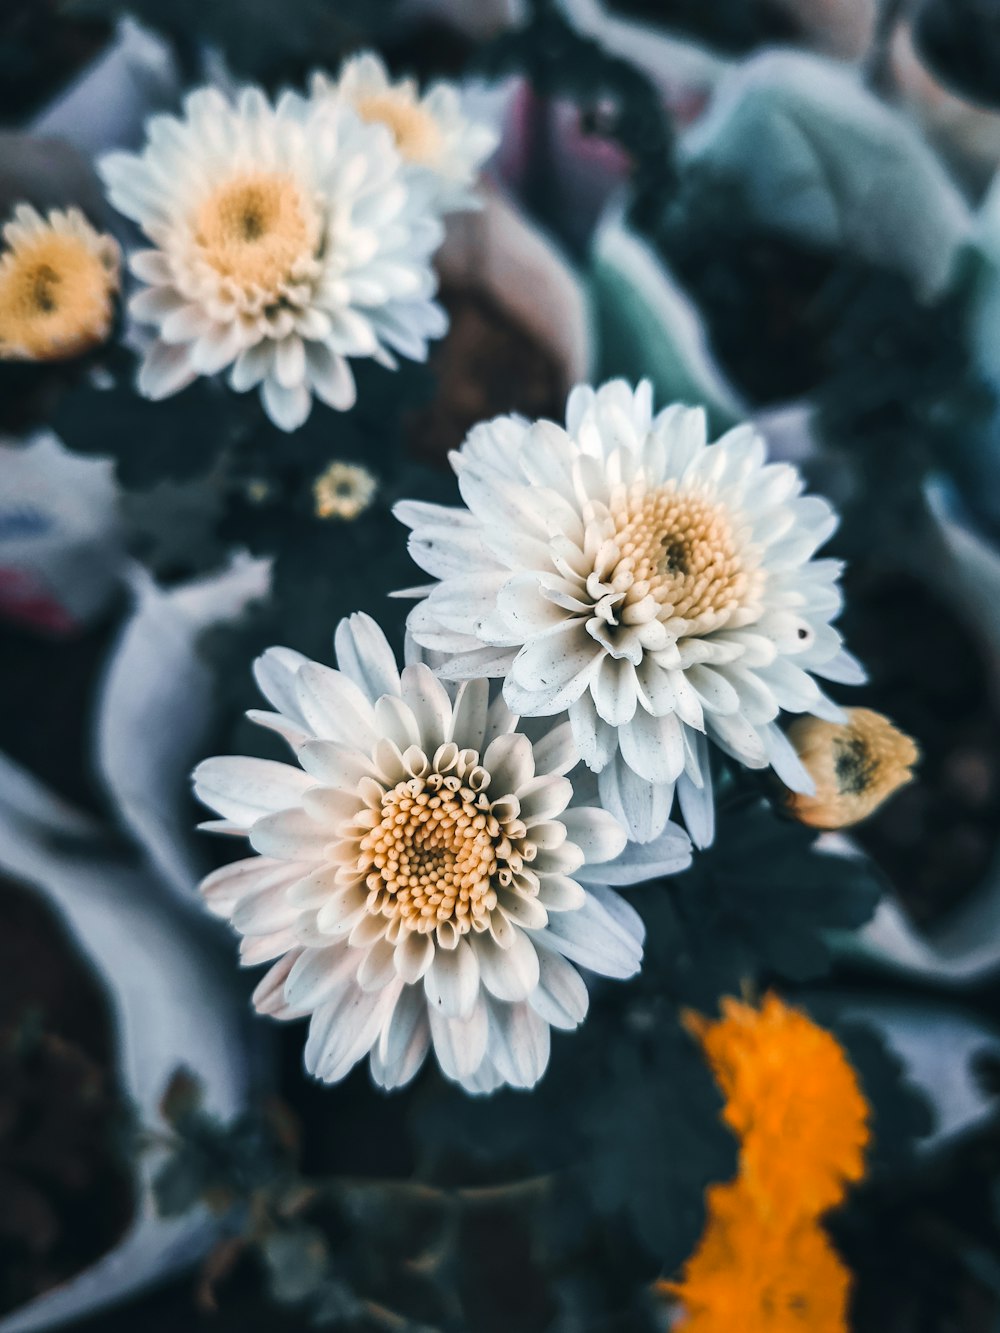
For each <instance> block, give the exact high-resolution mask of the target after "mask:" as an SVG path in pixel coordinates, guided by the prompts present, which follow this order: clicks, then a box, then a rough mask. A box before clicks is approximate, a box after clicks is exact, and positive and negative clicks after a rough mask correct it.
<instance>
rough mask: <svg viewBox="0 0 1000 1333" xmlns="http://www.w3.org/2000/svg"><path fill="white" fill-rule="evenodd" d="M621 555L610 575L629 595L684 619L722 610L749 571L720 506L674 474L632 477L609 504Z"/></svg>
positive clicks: (732, 605)
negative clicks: (679, 483) (647, 483)
mask: <svg viewBox="0 0 1000 1333" xmlns="http://www.w3.org/2000/svg"><path fill="white" fill-rule="evenodd" d="M611 512H612V517H613V520H614V523H615V529H616V532H615V538H614V540H615V545H616V546H617V547H618V549H619V551H620V552H621V558H620V560H619V561H618V564H617V566H616V568H615V572H614V576H613V582H614V584H615V585H616V586H618V587H622V590H623V591H624V590H625V589H624V585H625V583H626V582H627V583H628V600H630V601H639V600H641V599H642V598H644V597H647V596H651V597H652V598H653V599H654V600H655V601H656V602H657V603H658V605H659V606H660V608H661V609H662V610H663V611H666V612H668V613H669V614H670V615H671V616H675V617H678V618H681V619H684V620H695V621H696V620H698V619H700V618H701V617H702V616H705V615H709V616H711V617H713V618H716V617H719V616H724V615H725V614H726V613H727V612H730V611H732V610H735V609H736V607H738V606H740V605H741V603H742V602H743V600H744V598H745V596H746V593H747V590H748V582H749V580H748V573H747V570H746V568H745V565H744V561H743V559H742V556H741V551H740V548H739V545H738V543H737V541H736V539H735V534H734V533H733V529H732V525H731V522H730V519H729V516H728V515H727V513H726V511H725V509H724V508H723V507H722V506H721V505H719V504H713V503H712V502H710V501H708V500H706V499H704V498H702V497H701V496H698V495H692V494H685V493H684V492H680V491H678V490H677V488H676V486H675V484H674V483H673V482H670V483H668V484H667V485H665V486H660V487H658V488H657V489H655V490H647V489H645V487H643V486H640V485H636V486H633V487H631V488H630V489H629V490H627V491H625V492H624V494H623V495H622V496H620V497H618V498H617V503H615V502H613V503H612V506H611Z"/></svg>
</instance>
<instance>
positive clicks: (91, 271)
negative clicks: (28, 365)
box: [0, 204, 120, 361]
mask: <svg viewBox="0 0 1000 1333" xmlns="http://www.w3.org/2000/svg"><path fill="white" fill-rule="evenodd" d="M3 241H4V247H3V252H2V254H0V360H7V361H63V360H66V359H68V358H69V357H74V356H81V355H82V354H83V353H84V352H87V351H89V350H90V349H91V348H93V347H97V346H99V345H100V344H101V343H103V342H105V341H106V340H107V338H108V336H109V335H110V333H111V328H112V324H113V322H114V313H115V296H116V295H117V293H118V288H119V285H120V277H119V269H120V252H119V249H118V246H117V244H116V243H115V241H114V240H113V239H112V238H111V237H110V236H105V235H103V234H102V233H101V232H98V231H95V230H94V228H93V227H92V226H91V225H90V223H89V222H88V221H87V219H86V218H85V217H84V216H83V214H82V213H81V212H80V211H79V209H76V208H71V209H69V210H68V211H66V212H60V211H59V210H58V209H53V211H52V212H51V213H49V214H48V216H47V217H42V216H41V214H40V213H36V212H35V210H34V209H33V208H31V207H30V206H29V205H28V204H21V205H20V206H19V207H18V208H16V209H15V210H14V219H13V221H12V222H8V224H7V225H6V227H4V229H3Z"/></svg>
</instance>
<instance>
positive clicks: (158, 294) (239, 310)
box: [101, 88, 446, 430]
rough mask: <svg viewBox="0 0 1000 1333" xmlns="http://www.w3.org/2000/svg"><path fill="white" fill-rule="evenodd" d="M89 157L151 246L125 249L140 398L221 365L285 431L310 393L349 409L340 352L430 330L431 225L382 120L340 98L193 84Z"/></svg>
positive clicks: (399, 344) (421, 350)
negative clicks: (167, 110) (133, 286)
mask: <svg viewBox="0 0 1000 1333" xmlns="http://www.w3.org/2000/svg"><path fill="white" fill-rule="evenodd" d="M101 173H102V175H103V177H104V180H105V182H106V184H107V187H108V191H109V196H110V198H111V201H112V203H113V204H114V205H115V207H116V208H117V209H119V211H120V212H122V213H124V214H125V215H126V216H127V217H130V218H132V219H133V220H134V221H135V222H137V223H138V224H139V225H140V227H142V229H143V231H144V232H145V233H146V235H147V236H148V237H149V239H150V240H151V241H152V242H153V244H154V246H155V247H156V248H155V249H153V250H143V251H140V252H139V253H137V254H134V255H133V256H132V258H131V268H132V271H133V273H134V274H135V275H136V277H138V278H139V279H140V280H141V281H142V282H143V283H145V284H147V287H146V290H144V291H141V292H139V293H138V294H137V295H136V296H135V297H133V299H132V302H131V305H130V310H131V313H132V315H133V317H134V318H135V319H136V320H137V321H138V322H139V323H142V324H150V325H153V326H154V327H155V329H156V341H155V342H154V343H153V346H152V347H151V349H150V351H149V352H148V354H147V356H146V358H145V361H144V364H143V366H142V369H141V372H140V377H139V387H140V389H141V391H142V392H143V393H145V394H146V395H147V396H149V397H150V398H164V397H167V396H168V395H169V394H172V393H176V392H177V391H178V390H179V389H182V388H184V387H185V386H186V385H187V384H189V383H190V382H191V380H193V379H195V378H196V377H197V376H198V375H212V374H215V373H216V372H218V371H221V370H223V369H225V368H226V367H229V366H231V367H232V370H231V374H230V384H231V385H232V387H233V388H234V389H236V390H237V391H239V392H244V391H246V390H248V389H252V388H254V387H255V386H257V385H260V386H261V396H262V399H263V403H264V407H265V409H266V411H267V413H268V415H269V416H270V417H271V419H272V421H274V423H275V425H277V426H279V427H281V428H282V429H283V430H294V429H295V428H296V427H297V426H300V425H301V424H302V422H303V421H305V419H306V417H307V416H308V415H309V411H310V408H311V405H312V395H313V394H315V395H316V396H317V397H318V398H320V399H322V400H323V402H325V403H328V404H329V405H330V406H331V407H334V408H338V409H346V408H349V407H351V405H352V404H353V403H354V400H355V385H354V377H353V375H352V373H351V369H350V366H349V364H348V358H349V357H374V358H375V359H376V360H378V361H380V362H382V363H383V364H385V365H389V366H394V365H395V360H394V357H393V353H394V352H398V353H400V354H401V355H403V356H407V357H410V358H412V359H414V360H422V359H424V357H425V356H426V354H427V342H428V339H430V338H436V337H440V336H441V335H442V334H443V333H444V331H445V328H446V320H445V316H444V314H443V312H442V310H441V309H440V307H439V306H437V305H436V304H435V303H434V300H433V297H434V293H435V290H436V279H435V277H434V274H433V272H432V269H431V266H430V260H431V256H432V255H433V253H434V251H435V250H436V248H437V246H438V245H439V243H440V241H441V236H442V230H441V223H440V221H439V219H438V218H437V217H436V216H435V215H434V213H433V211H432V210H431V209H429V208H428V206H427V203H426V201H421V200H420V199H419V198H418V192H417V191H415V190H414V188H413V187H412V186H411V184H410V183H408V181H407V179H406V177H405V174H404V171H403V163H402V159H401V158H400V156H399V154H398V153H397V152H396V149H395V146H394V145H393V142H392V136H391V135H390V134H389V133H388V131H387V130H386V129H385V128H384V127H383V126H379V125H368V124H365V123H364V122H363V121H362V120H360V119H359V118H358V117H357V116H356V115H355V114H354V113H353V112H352V111H351V110H350V108H348V107H346V106H342V105H336V104H327V105H325V106H320V105H318V104H314V103H310V102H308V101H307V100H306V99H304V98H301V97H298V96H296V95H294V94H291V93H286V94H285V95H284V96H282V98H281V99H280V100H279V101H278V103H277V104H276V105H275V106H272V105H271V104H270V103H269V102H268V101H267V99H266V98H265V97H264V95H263V94H262V93H261V92H260V91H259V90H257V89H254V88H250V89H246V90H245V91H244V92H243V93H242V94H241V95H240V97H239V99H238V101H237V103H236V105H235V106H233V105H231V104H230V103H229V102H228V101H227V100H226V99H225V98H224V97H223V96H222V94H221V93H219V92H218V91H216V90H214V89H210V88H209V89H201V90H200V91H198V92H195V93H192V94H191V95H190V96H189V97H188V99H187V101H186V103H185V109H184V117H183V119H176V118H174V117H171V116H157V117H155V118H154V119H153V120H152V121H151V122H150V125H149V142H148V144H147V146H146V148H145V150H144V151H143V152H142V153H141V154H138V155H133V154H129V153H113V154H111V155H110V156H109V157H107V158H105V159H104V160H103V162H102V163H101Z"/></svg>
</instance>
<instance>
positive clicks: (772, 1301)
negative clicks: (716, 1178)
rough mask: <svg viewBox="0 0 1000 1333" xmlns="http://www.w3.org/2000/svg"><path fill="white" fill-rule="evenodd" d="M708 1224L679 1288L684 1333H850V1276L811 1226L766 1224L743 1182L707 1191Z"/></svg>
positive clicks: (662, 1288) (664, 1289)
mask: <svg viewBox="0 0 1000 1333" xmlns="http://www.w3.org/2000/svg"><path fill="white" fill-rule="evenodd" d="M707 1204H708V1222H707V1224H706V1227H705V1232H704V1235H703V1236H702V1239H701V1242H700V1244H699V1246H698V1248H697V1250H696V1251H695V1253H694V1254H693V1255H692V1256H691V1258H690V1259H689V1260H688V1262H687V1264H686V1266H685V1269H684V1273H683V1276H682V1278H681V1280H680V1281H679V1282H659V1283H657V1285H656V1290H657V1291H658V1292H659V1294H660V1295H663V1296H668V1297H672V1298H673V1299H674V1300H676V1301H678V1302H679V1303H680V1305H681V1306H682V1308H683V1315H682V1316H681V1320H680V1322H679V1323H678V1325H677V1328H678V1333H807V1331H808V1333H847V1327H848V1325H847V1309H848V1298H849V1296H850V1290H851V1275H850V1272H849V1271H848V1269H847V1268H845V1266H844V1264H843V1263H842V1262H841V1260H840V1259H839V1258H838V1256H837V1254H836V1252H835V1251H834V1249H833V1247H832V1246H831V1244H830V1242H829V1240H828V1239H827V1237H826V1234H825V1233H824V1231H823V1229H822V1228H821V1227H820V1226H819V1224H818V1223H817V1222H815V1221H813V1220H812V1219H808V1218H805V1219H800V1220H799V1221H797V1222H796V1223H795V1224H794V1225H793V1226H791V1227H790V1228H780V1227H775V1226H773V1225H768V1224H767V1223H766V1222H764V1221H762V1219H761V1217H760V1214H759V1212H758V1211H757V1208H756V1203H755V1200H754V1199H753V1198H752V1197H751V1196H750V1195H749V1194H748V1193H747V1190H746V1187H745V1185H744V1183H743V1181H742V1180H736V1181H734V1182H732V1183H731V1184H728V1185H717V1186H715V1187H714V1188H713V1189H711V1190H709V1191H708V1196H707Z"/></svg>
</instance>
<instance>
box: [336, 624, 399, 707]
mask: <svg viewBox="0 0 1000 1333" xmlns="http://www.w3.org/2000/svg"><path fill="white" fill-rule="evenodd" d="M333 646H334V651H335V653H336V655H337V665H338V666H339V668H340V670H341V671H342V672H343V673H344V674H345V675H346V676H349V677H350V678H351V680H353V681H354V683H355V685H357V686H358V687H359V688H360V689H362V690H363V691H364V693H365V694H366V695H367V696H368V699H369V700H370V702H371V703H374V702H375V700H376V699H379V698H380V697H381V696H382V695H383V694H398V693H399V669H398V667H397V666H396V658H395V655H394V653H393V651H392V649H391V648H390V647H389V642H388V640H387V639H386V637H385V635H384V634H383V632H382V630H381V629H380V628H379V626H378V625H377V624H376V622H375V621H374V620H373V619H372V618H371V616H366V615H364V614H363V613H362V612H357V613H356V614H355V615H353V616H347V617H345V618H344V619H343V620H342V621H341V622H340V624H339V625H338V626H337V630H336V633H335V634H334V636H333Z"/></svg>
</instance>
